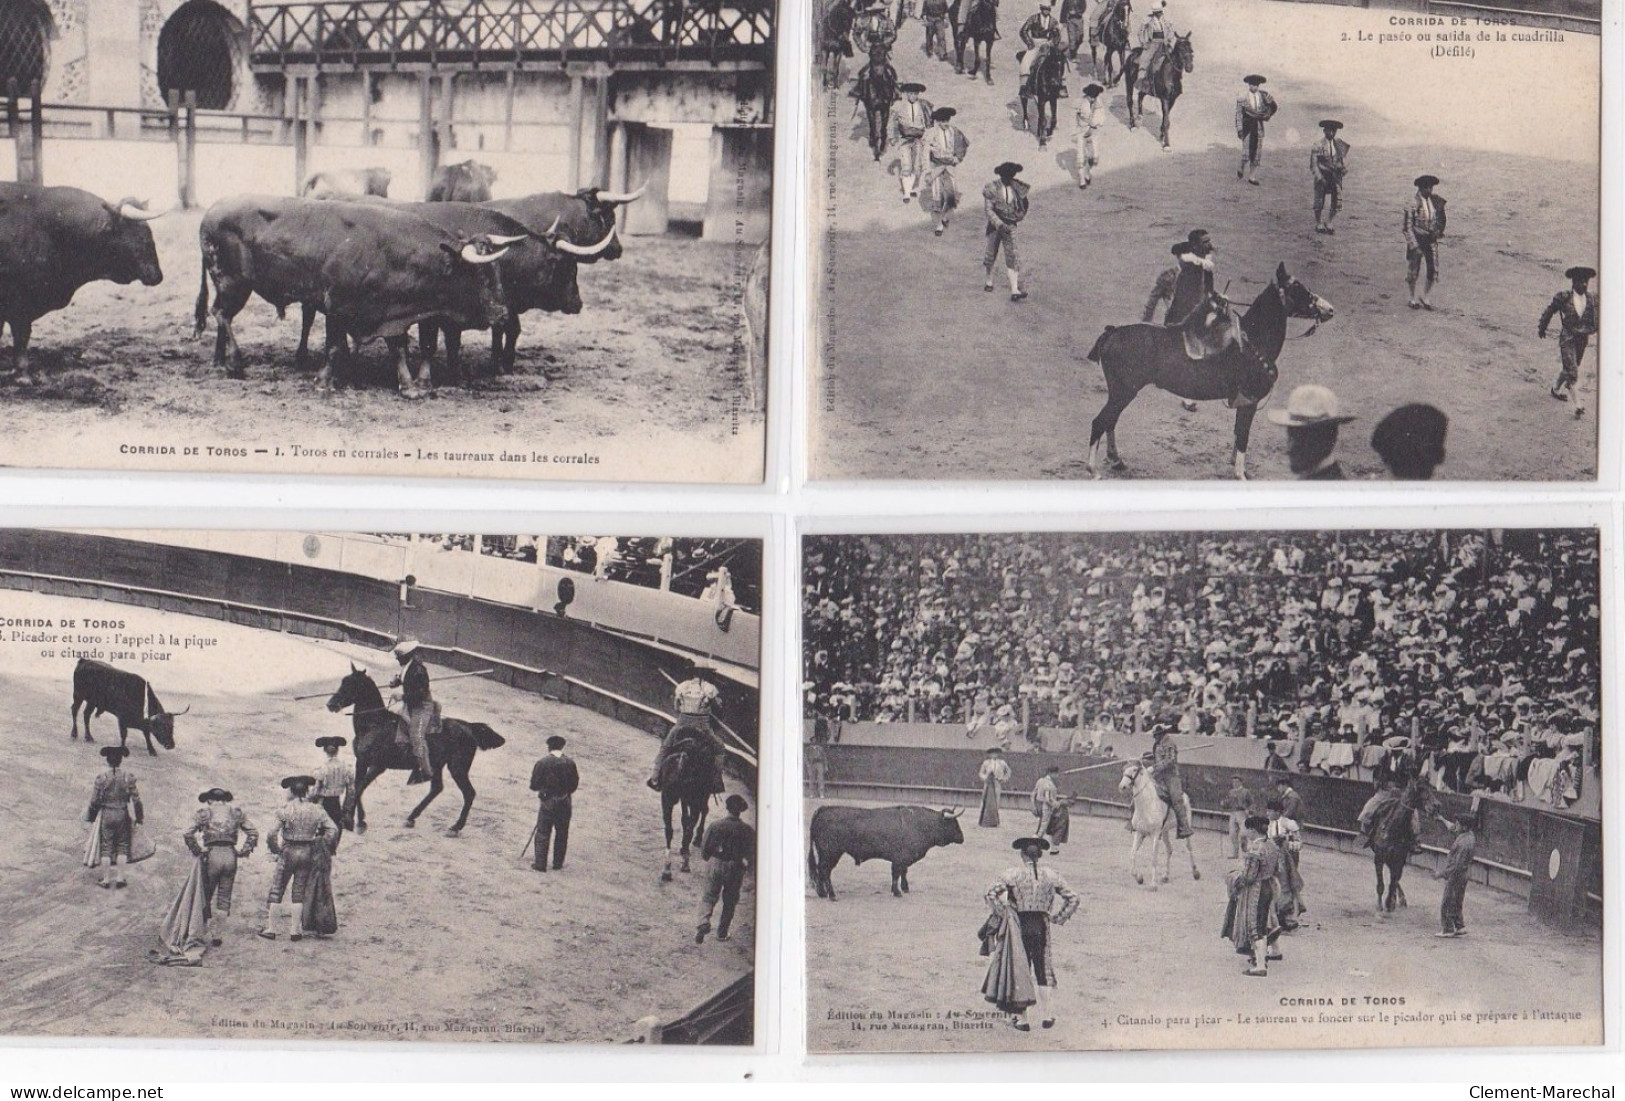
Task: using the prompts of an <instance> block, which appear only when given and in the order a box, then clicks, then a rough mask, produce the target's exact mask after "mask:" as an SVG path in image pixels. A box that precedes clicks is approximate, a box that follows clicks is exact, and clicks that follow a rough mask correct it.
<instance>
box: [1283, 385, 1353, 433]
mask: <svg viewBox="0 0 1625 1101" xmlns="http://www.w3.org/2000/svg"><path fill="white" fill-rule="evenodd" d="M1265 415H1266V416H1268V417H1269V419H1270V423H1271V424H1279V425H1281V426H1282V427H1284V428H1306V427H1308V426H1309V425H1312V424H1347V423H1348V422H1349V421H1351V420H1353V419H1354V418H1353V417H1345V416H1342V415H1340V414H1339V413H1338V411H1337V395H1336V394H1334V393H1332V392H1331V391H1330V390H1329V389H1327V388H1326V387H1324V386H1316V385H1314V384H1313V383H1310V384H1309V385H1306V386H1300V387H1298V388H1297V389H1296V390H1293V391H1292V396H1291V397H1290V398H1288V399H1287V403H1286V408H1285V409H1271V410H1270V411H1269V412H1268V413H1267V414H1265Z"/></svg>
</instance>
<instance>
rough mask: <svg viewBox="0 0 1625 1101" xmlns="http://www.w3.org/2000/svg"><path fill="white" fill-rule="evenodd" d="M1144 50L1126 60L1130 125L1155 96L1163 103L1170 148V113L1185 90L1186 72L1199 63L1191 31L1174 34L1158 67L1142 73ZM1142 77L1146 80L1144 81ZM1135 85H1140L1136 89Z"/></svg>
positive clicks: (1165, 137) (1164, 132)
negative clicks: (1147, 96) (1147, 98)
mask: <svg viewBox="0 0 1625 1101" xmlns="http://www.w3.org/2000/svg"><path fill="white" fill-rule="evenodd" d="M1141 55H1142V51H1141V50H1135V51H1134V52H1133V53H1131V54H1129V56H1128V60H1126V61H1125V62H1123V80H1124V86H1125V88H1126V89H1127V91H1128V128H1129V129H1130V130H1132V129H1134V125H1135V124H1134V118H1135V113H1136V111H1137V112H1138V113H1139V114H1141V115H1144V114H1145V97H1146V95H1147V94H1150V95H1154V96H1156V97H1157V100H1158V101H1159V102H1160V103H1161V104H1162V135H1161V136H1162V147H1163V148H1164V149H1167V148H1168V115H1169V113H1170V112H1171V111H1173V109H1174V102H1175V101H1176V100H1177V99H1179V93H1180V92H1181V91H1183V90H1184V74H1186V73H1188V72H1190V71H1191V69H1192V67H1193V66H1194V65H1195V64H1196V57H1195V51H1194V50H1192V48H1191V36H1190V34H1189V33H1186V34H1179V33H1178V32H1177V31H1176V32H1175V33H1174V43H1173V45H1172V46H1170V47H1168V48H1167V49H1166V50H1164V51H1163V53H1162V61H1161V62H1159V63H1158V65H1157V67H1156V69H1154V70H1149V71H1147V72H1144V73H1142V72H1140V57H1141ZM1142 79H1143V81H1144V82H1143V83H1142ZM1135 85H1139V88H1138V90H1136V88H1135Z"/></svg>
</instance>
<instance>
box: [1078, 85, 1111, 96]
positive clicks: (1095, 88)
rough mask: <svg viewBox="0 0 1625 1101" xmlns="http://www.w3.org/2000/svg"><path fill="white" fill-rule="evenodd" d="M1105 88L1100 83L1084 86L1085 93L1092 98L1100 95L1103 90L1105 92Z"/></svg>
mask: <svg viewBox="0 0 1625 1101" xmlns="http://www.w3.org/2000/svg"><path fill="white" fill-rule="evenodd" d="M1105 90H1106V89H1104V88H1102V87H1101V86H1100V85H1098V84H1085V85H1084V86H1083V94H1084V95H1086V96H1089V97H1090V98H1093V97H1095V96H1098V95H1099V94H1100V93H1101V92H1104V91H1105Z"/></svg>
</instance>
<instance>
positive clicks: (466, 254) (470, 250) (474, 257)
mask: <svg viewBox="0 0 1625 1101" xmlns="http://www.w3.org/2000/svg"><path fill="white" fill-rule="evenodd" d="M461 255H462V257H463V259H464V260H467V261H468V262H469V263H470V264H494V263H496V262H497V261H498V260H500V259H502V258H503V257H504V256H506V255H508V250H507V249H506V248H499V249H497V250H496V251H495V252H490V253H485V254H481V252H480V250H479V249H478V248H477V247H475V246H474V244H473V243H472V242H471V243H469V244H466V245H464V246H463V251H462V253H461Z"/></svg>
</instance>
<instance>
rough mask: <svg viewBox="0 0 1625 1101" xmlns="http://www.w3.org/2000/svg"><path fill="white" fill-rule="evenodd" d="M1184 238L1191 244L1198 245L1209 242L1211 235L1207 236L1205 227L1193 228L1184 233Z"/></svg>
mask: <svg viewBox="0 0 1625 1101" xmlns="http://www.w3.org/2000/svg"><path fill="white" fill-rule="evenodd" d="M1185 240H1186V241H1188V242H1190V243H1191V244H1193V245H1200V244H1203V243H1204V242H1210V241H1211V240H1212V237H1211V236H1209V234H1208V231H1207V230H1205V229H1193V230H1191V231H1190V232H1189V233H1187V234H1186V235H1185Z"/></svg>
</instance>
